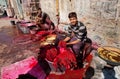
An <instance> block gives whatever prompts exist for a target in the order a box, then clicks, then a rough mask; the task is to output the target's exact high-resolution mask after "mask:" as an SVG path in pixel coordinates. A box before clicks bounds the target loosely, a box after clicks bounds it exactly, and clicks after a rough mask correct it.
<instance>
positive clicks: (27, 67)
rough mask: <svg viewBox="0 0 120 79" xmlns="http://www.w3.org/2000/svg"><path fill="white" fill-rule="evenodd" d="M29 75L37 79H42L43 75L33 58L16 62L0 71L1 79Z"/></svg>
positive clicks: (14, 78) (12, 78)
mask: <svg viewBox="0 0 120 79" xmlns="http://www.w3.org/2000/svg"><path fill="white" fill-rule="evenodd" d="M26 73H30V74H31V75H33V76H34V77H37V78H38V79H44V78H45V76H46V75H45V73H44V72H43V70H42V69H41V67H40V66H39V64H38V62H37V60H36V59H35V58H34V56H31V57H29V58H27V59H24V60H22V61H19V62H16V63H14V64H11V65H9V66H6V67H2V69H1V79H16V78H18V76H19V75H20V74H26Z"/></svg>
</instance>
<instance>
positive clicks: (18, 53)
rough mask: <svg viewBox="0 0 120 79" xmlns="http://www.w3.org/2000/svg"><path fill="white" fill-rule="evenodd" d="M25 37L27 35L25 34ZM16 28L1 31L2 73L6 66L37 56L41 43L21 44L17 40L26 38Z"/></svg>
mask: <svg viewBox="0 0 120 79" xmlns="http://www.w3.org/2000/svg"><path fill="white" fill-rule="evenodd" d="M24 35H25V34H24ZM24 35H23V34H22V33H21V32H20V31H19V30H18V29H17V28H16V26H8V27H2V28H1V29H0V71H1V68H2V67H4V66H8V65H10V64H13V63H15V62H18V61H21V60H23V59H25V58H27V57H30V56H35V57H36V56H37V53H38V52H39V51H38V50H39V43H37V42H34V43H30V44H19V43H17V42H15V40H16V39H18V40H19V38H20V40H22V39H25V38H23V36H24Z"/></svg>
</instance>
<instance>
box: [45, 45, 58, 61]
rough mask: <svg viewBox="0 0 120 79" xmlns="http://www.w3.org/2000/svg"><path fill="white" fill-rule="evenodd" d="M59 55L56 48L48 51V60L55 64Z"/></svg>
mask: <svg viewBox="0 0 120 79" xmlns="http://www.w3.org/2000/svg"><path fill="white" fill-rule="evenodd" d="M57 54H58V51H57V49H56V48H55V47H53V48H50V49H48V50H47V51H46V59H47V60H49V61H51V62H53V60H54V59H55V58H56V56H57Z"/></svg>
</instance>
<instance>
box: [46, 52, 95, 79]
mask: <svg viewBox="0 0 120 79" xmlns="http://www.w3.org/2000/svg"><path fill="white" fill-rule="evenodd" d="M92 58H93V56H92V55H91V54H90V55H88V56H87V58H86V59H85V61H86V62H87V63H88V64H87V65H86V66H85V67H84V68H81V69H77V70H66V71H65V73H64V74H61V75H58V74H49V75H48V77H47V79H83V76H84V75H85V72H86V70H87V68H88V67H89V65H90V63H91V60H92Z"/></svg>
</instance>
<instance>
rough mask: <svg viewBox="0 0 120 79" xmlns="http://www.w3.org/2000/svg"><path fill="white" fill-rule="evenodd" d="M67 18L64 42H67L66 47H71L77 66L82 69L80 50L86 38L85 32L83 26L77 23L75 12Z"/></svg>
mask: <svg viewBox="0 0 120 79" xmlns="http://www.w3.org/2000/svg"><path fill="white" fill-rule="evenodd" d="M68 18H69V20H70V24H69V27H68V35H67V37H66V38H65V39H64V41H66V42H67V43H66V44H67V45H68V46H72V49H73V51H74V53H75V56H76V58H77V60H78V62H77V63H78V66H79V67H82V66H83V64H82V58H83V54H82V53H81V52H80V49H81V47H82V45H83V43H84V41H85V40H86V38H87V30H86V27H85V26H84V24H83V23H81V22H79V21H78V19H77V14H76V13H75V12H71V13H69V15H68Z"/></svg>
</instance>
